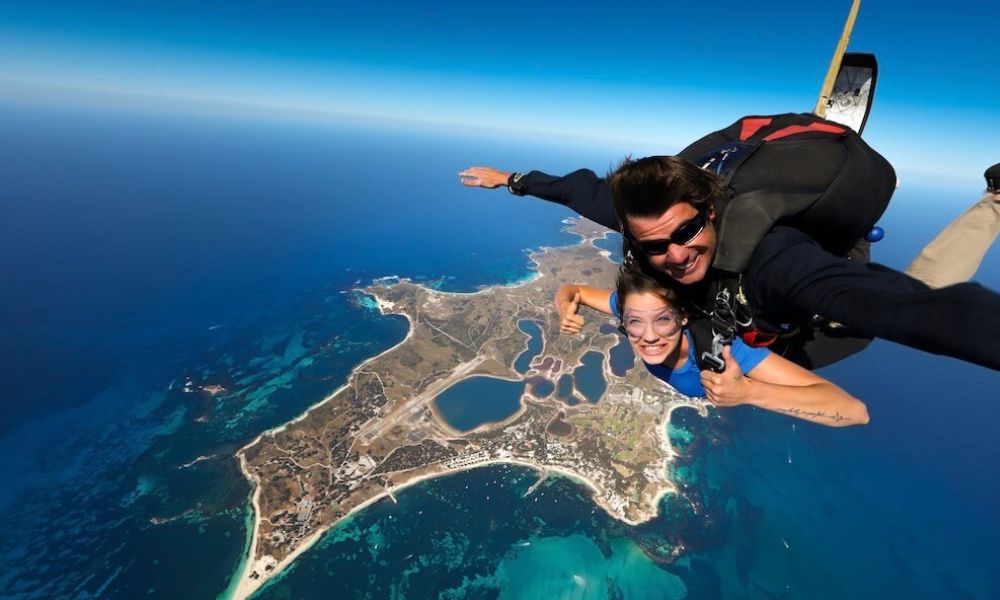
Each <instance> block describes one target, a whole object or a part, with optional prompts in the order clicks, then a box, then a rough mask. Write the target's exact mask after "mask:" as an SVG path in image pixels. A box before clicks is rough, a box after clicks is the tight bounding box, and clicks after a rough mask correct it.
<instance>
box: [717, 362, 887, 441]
mask: <svg viewBox="0 0 1000 600" xmlns="http://www.w3.org/2000/svg"><path fill="white" fill-rule="evenodd" d="M722 356H723V359H724V360H725V361H726V369H725V371H723V372H722V373H713V372H711V371H702V373H701V383H702V385H703V386H704V387H705V394H706V396H707V397H708V399H709V400H711V401H712V402H713V403H715V404H716V405H718V406H738V405H740V404H750V405H753V406H756V407H758V408H763V409H765V410H770V411H774V412H776V413H780V414H784V415H789V416H792V417H797V418H799V419H804V420H806V421H811V422H813V423H818V424H820V425H827V426H830V427H846V426H848V425H864V424H866V423H868V409H867V408H866V407H865V405H864V403H863V402H861V401H860V400H858V399H857V398H855V397H854V396H851V395H850V394H848V393H847V392H846V391H844V390H843V389H841V388H840V387H839V386H837V385H834V384H833V383H831V382H829V381H827V380H826V379H824V378H822V377H820V376H819V375H816V374H815V373H811V372H809V371H807V370H805V369H803V368H802V367H800V366H798V365H796V364H794V363H792V362H790V361H788V360H786V359H784V358H782V357H780V356H778V355H777V354H769V355H768V356H767V358H765V359H764V360H763V361H761V362H760V363H759V364H757V366H755V367H753V368H752V369H750V371H749V372H748V373H747V374H746V376H744V374H743V372H742V370H741V369H740V366H739V364H738V362H737V361H736V359H734V358H733V354H732V351H731V350H730V347H729V346H726V347H725V348H724V349H723V353H722Z"/></svg>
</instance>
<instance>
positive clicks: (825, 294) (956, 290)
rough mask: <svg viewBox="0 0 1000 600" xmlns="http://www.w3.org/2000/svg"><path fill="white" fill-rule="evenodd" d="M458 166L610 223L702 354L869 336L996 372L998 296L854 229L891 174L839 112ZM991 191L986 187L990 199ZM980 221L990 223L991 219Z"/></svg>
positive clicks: (793, 356)
mask: <svg viewBox="0 0 1000 600" xmlns="http://www.w3.org/2000/svg"><path fill="white" fill-rule="evenodd" d="M460 176H461V178H462V182H463V183H464V184H465V185H468V186H478V187H486V188H494V187H499V186H501V185H506V186H507V187H508V189H509V190H510V191H511V192H512V193H514V194H516V195H532V196H537V197H540V198H543V199H546V200H550V201H554V202H558V203H560V204H564V205H566V206H568V207H569V208H571V209H573V210H574V211H576V212H577V213H578V214H580V215H581V216H583V217H586V218H588V219H590V220H592V221H595V222H597V223H599V224H602V225H604V226H606V227H609V228H611V229H613V230H616V231H620V232H621V233H622V234H623V237H624V239H625V252H626V254H625V255H626V260H634V261H635V262H637V263H638V264H639V265H640V266H641V267H642V268H643V270H644V271H646V272H647V273H649V274H650V275H653V276H656V277H657V278H658V279H659V280H661V281H663V282H664V283H666V284H669V285H671V287H672V288H673V289H675V290H676V291H677V292H678V293H679V294H680V295H681V296H682V297H683V298H684V300H686V301H687V302H688V303H689V304H690V306H691V307H692V312H691V315H692V317H693V318H698V317H701V318H702V320H703V324H704V325H705V327H702V330H703V331H708V332H709V333H707V334H703V335H701V338H702V339H701V342H700V343H699V356H698V358H699V362H701V359H703V358H704V359H705V363H706V364H705V365H704V366H706V367H708V368H714V367H713V365H712V364H711V363H712V356H711V354H714V355H715V356H718V355H719V354H720V352H719V351H718V349H719V342H720V341H721V343H727V340H726V336H727V335H728V336H729V340H731V339H732V337H733V336H734V335H739V336H741V337H742V338H743V340H744V341H745V342H747V343H749V344H751V345H756V346H760V345H768V346H769V347H770V348H771V349H772V350H773V351H775V352H777V353H779V354H781V355H783V356H784V357H785V358H787V359H789V360H791V361H793V362H795V363H797V364H799V365H802V366H804V367H806V368H809V369H813V368H818V367H821V366H824V365H827V364H831V363H833V362H836V361H838V360H840V359H842V358H844V357H846V356H849V355H851V354H854V353H856V352H858V351H860V350H862V349H863V348H864V347H866V346H867V344H868V343H869V342H870V341H871V338H873V337H880V338H884V339H888V340H891V341H894V342H897V343H900V344H903V345H907V346H911V347H913V348H917V349H921V350H924V351H927V352H932V353H936V354H944V355H948V356H953V357H956V358H960V359H962V360H966V361H969V362H973V363H976V364H980V365H983V366H986V367H989V368H992V369H996V370H1000V343H997V340H998V339H1000V295H998V294H997V293H995V292H993V291H990V290H988V289H986V288H984V287H982V286H981V285H978V284H975V283H968V282H962V283H955V284H954V285H948V286H947V287H943V288H940V289H934V288H932V287H930V286H929V285H927V284H925V283H923V282H921V281H919V280H917V279H915V278H914V277H911V276H908V275H906V274H904V273H901V272H899V271H895V270H893V269H890V268H887V267H884V266H882V265H878V264H874V263H872V264H869V263H868V261H867V257H868V251H867V250H868V248H867V244H866V243H865V242H864V239H863V238H864V237H865V235H866V232H868V231H869V230H870V228H871V227H872V225H873V224H874V223H875V221H877V219H878V218H879V217H880V216H881V214H882V212H883V211H884V209H885V207H886V205H887V204H888V201H889V198H890V197H891V195H892V191H893V189H894V187H895V182H896V178H895V173H894V171H893V169H892V167H891V166H890V165H889V163H888V162H887V161H886V160H885V159H884V158H882V157H881V156H880V155H879V154H878V153H876V152H875V151H874V150H872V149H871V148H870V147H868V145H867V144H866V143H865V142H864V141H863V140H862V139H861V138H860V136H858V135H857V134H855V133H854V132H853V131H851V130H849V129H847V128H844V127H842V126H840V125H838V124H836V123H833V122H829V121H823V120H821V119H818V118H817V117H814V116H812V115H777V116H773V117H748V118H745V119H741V120H739V121H737V122H736V123H734V124H733V125H731V126H730V127H727V128H726V129H723V130H720V131H717V132H714V133H712V134H709V135H708V136H705V137H704V138H702V139H701V140H698V141H697V142H695V143H694V144H692V145H690V146H688V147H687V148H685V149H684V150H682V151H681V152H680V153H679V155H678V156H663V157H648V158H643V159H639V160H626V161H625V162H623V163H622V165H621V166H620V167H619V168H618V169H617V170H615V171H614V172H613V173H611V175H610V176H609V178H608V180H605V179H601V178H598V177H597V176H596V175H595V174H594V173H593V172H592V171H589V170H579V171H575V172H573V173H570V174H569V175H566V176H565V177H554V176H551V175H546V174H545V173H541V172H538V171H532V172H530V173H526V174H522V173H506V172H502V171H497V170H496V169H492V168H489V167H474V168H470V169H468V170H466V171H463V172H462V173H460ZM990 190H991V194H997V193H1000V189H998V187H997V186H996V185H995V184H991V187H990ZM995 197H996V198H1000V195H998V196H995ZM992 201H994V197H992V196H991V197H984V200H983V202H984V203H987V204H985V206H986V207H987V208H990V209H992V208H993V207H992V206H991V205H989V204H988V202H992ZM980 212H982V211H980ZM996 214H997V215H1000V213H996ZM965 221H966V224H968V219H966V220H965ZM995 222H996V223H1000V219H998V220H996V221H995ZM958 224H959V225H961V224H962V219H961V218H960V219H959V223H958ZM989 227H992V228H993V231H994V233H993V234H992V235H993V237H995V231H996V229H997V227H998V225H993V226H989ZM959 237H962V236H961V234H960V235H959ZM989 241H990V242H991V241H992V237H991V238H990V240H989ZM987 247H988V243H987ZM983 252H985V248H983V249H982V251H981V252H979V255H980V256H981V255H982V253H983ZM939 262H940V261H939ZM977 264H978V263H977ZM708 325H710V327H708ZM706 337H711V338H712V339H711V340H710V341H711V342H712V343H711V346H709V342H707V341H706ZM710 347H711V351H709V350H707V349H708V348H710ZM702 348H705V349H706V350H705V352H704V353H702V351H701V349H702ZM702 354H704V355H705V356H702ZM703 368H704V367H703Z"/></svg>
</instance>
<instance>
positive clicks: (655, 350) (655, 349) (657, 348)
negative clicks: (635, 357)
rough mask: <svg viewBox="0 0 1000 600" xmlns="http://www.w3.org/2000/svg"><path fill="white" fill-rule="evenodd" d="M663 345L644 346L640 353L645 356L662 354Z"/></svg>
mask: <svg viewBox="0 0 1000 600" xmlns="http://www.w3.org/2000/svg"><path fill="white" fill-rule="evenodd" d="M663 348H664V344H653V345H646V346H643V347H642V351H643V352H645V353H646V354H659V353H661V352H663Z"/></svg>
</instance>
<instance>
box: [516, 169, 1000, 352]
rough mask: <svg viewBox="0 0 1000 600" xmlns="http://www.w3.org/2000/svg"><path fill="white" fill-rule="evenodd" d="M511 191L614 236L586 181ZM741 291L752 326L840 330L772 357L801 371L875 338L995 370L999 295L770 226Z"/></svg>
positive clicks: (813, 335) (607, 205) (610, 212)
mask: <svg viewBox="0 0 1000 600" xmlns="http://www.w3.org/2000/svg"><path fill="white" fill-rule="evenodd" d="M518 188H519V190H520V192H523V193H524V194H528V195H532V196H537V197H539V198H543V199H545V200H550V201H553V202H557V203H559V204H563V205H565V206H567V207H569V208H570V209H572V210H573V211H575V212H576V213H578V214H579V215H581V216H583V217H585V218H587V219H590V220H591V221H594V222H596V223H599V224H601V225H604V226H605V227H608V228H610V229H613V230H616V231H619V230H620V229H621V227H620V222H619V220H618V217H617V215H616V214H615V211H614V207H613V205H612V200H611V190H610V188H609V187H608V186H607V184H606V183H605V181H604V180H603V179H600V178H598V177H597V175H595V174H594V173H593V172H592V171H589V170H579V171H575V172H573V173H570V174H569V175H566V176H565V177H554V176H551V175H547V174H545V173H541V172H539V171H532V172H530V173H528V174H526V175H525V176H524V177H523V178H522V179H521V180H520V181H519V182H518ZM713 273H715V272H714V271H713V270H710V271H709V273H708V275H706V280H709V279H711V278H712V277H713ZM743 285H744V290H745V292H746V294H747V296H748V297H749V301H750V307H751V309H752V310H753V312H754V315H755V317H757V318H759V319H762V320H764V321H766V322H769V323H772V324H778V323H798V324H802V323H806V324H808V323H809V322H810V318H811V317H812V316H813V315H820V316H822V317H824V318H825V319H828V320H830V321H836V322H838V323H842V324H844V325H846V326H847V328H848V329H847V330H846V331H844V332H841V333H838V332H837V331H836V330H834V331H832V332H827V331H824V330H822V329H819V328H810V327H808V326H806V327H803V328H802V329H801V331H800V332H799V334H798V335H795V336H791V337H788V338H783V339H782V340H779V343H778V344H776V345H775V346H773V347H772V349H773V350H775V351H776V352H777V353H779V354H782V355H783V356H785V357H786V358H788V359H789V360H791V361H793V362H795V363H797V364H800V365H802V366H804V367H806V368H810V369H812V368H818V367H821V366H824V365H826V364H830V363H832V362H836V361H837V360H840V359H842V358H844V357H846V356H848V355H850V354H853V353H855V352H857V351H859V350H861V349H862V348H864V347H865V346H866V345H867V343H868V342H869V341H870V339H871V338H873V337H878V338H883V339H886V340H890V341H893V342H897V343H899V344H903V345H906V346H910V347H913V348H917V349H920V350H924V351H926V352H932V353H935V354H944V355H947V356H953V357H956V358H959V359H962V360H966V361H969V362H972V363H976V364H979V365H983V366H986V367H989V368H992V369H996V370H1000V295H998V294H997V293H996V292H993V291H991V290H988V289H986V288H984V287H983V286H981V285H979V284H976V283H961V284H958V285H953V286H950V287H946V288H942V289H932V288H930V287H928V286H926V285H925V284H923V283H921V282H920V281H917V280H916V279H913V278H912V277H909V276H908V275H905V274H904V273H901V272H899V271H896V270H893V269H890V268H888V267H884V266H882V265H878V264H874V263H868V264H864V263H860V262H855V261H851V260H848V259H847V258H843V257H840V256H836V255H834V254H831V253H829V252H827V251H826V250H824V249H823V248H821V247H820V245H819V244H818V243H817V242H816V241H815V240H814V239H813V238H811V237H810V236H809V235H807V234H805V233H803V232H802V231H800V230H798V229H795V228H792V227H789V226H776V227H774V228H773V229H771V231H770V232H769V233H768V234H767V235H766V236H765V237H764V239H763V241H762V242H761V243H760V245H758V246H757V248H756V250H755V251H754V253H753V255H752V257H751V259H750V263H749V265H748V267H747V269H746V271H745V272H744V279H743ZM707 287H708V286H705V285H700V286H691V288H690V290H689V292H690V294H693V296H691V299H692V300H693V301H695V303H696V304H699V305H701V306H709V305H710V303H709V302H708V299H707V298H701V299H699V298H698V297H697V296H698V294H699V293H706V292H702V291H701V290H702V289H704V290H707ZM700 288H701V289H700ZM699 300H700V301H699Z"/></svg>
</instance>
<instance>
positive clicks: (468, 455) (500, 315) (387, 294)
mask: <svg viewBox="0 0 1000 600" xmlns="http://www.w3.org/2000/svg"><path fill="white" fill-rule="evenodd" d="M566 225H567V231H569V232H571V233H574V234H576V235H578V236H580V238H581V241H580V243H578V244H574V245H571V246H565V247H556V248H542V249H540V250H538V251H534V252H532V253H530V254H529V258H530V260H531V261H533V262H534V264H535V269H536V271H537V274H536V276H534V277H533V278H532V279H531V280H529V281H527V282H524V283H521V284H518V285H510V286H493V287H489V288H485V289H483V290H480V291H478V292H474V293H448V292H443V291H440V290H436V289H432V288H431V287H426V286H422V285H417V284H415V283H413V282H411V281H408V280H405V279H394V278H390V279H388V280H383V281H380V282H378V283H377V284H373V285H370V286H368V287H365V288H362V289H360V290H358V293H359V294H361V295H363V297H364V298H366V299H367V300H368V302H370V303H371V304H372V306H373V307H376V308H377V309H378V310H380V311H381V312H382V313H383V314H398V315H403V316H404V317H406V319H407V320H408V321H409V331H408V333H407V335H406V338H405V339H404V340H403V341H402V342H400V343H399V344H397V345H396V346H394V347H393V348H391V349H389V350H387V351H385V352H384V353H382V354H380V355H378V356H375V357H373V358H371V359H369V360H367V361H365V362H363V363H362V364H360V365H358V366H357V367H356V368H355V369H354V370H353V371H352V373H351V375H350V377H349V379H348V381H347V383H346V384H345V385H343V386H342V387H341V388H339V389H337V390H336V391H334V392H333V393H332V394H330V395H329V396H327V397H326V398H325V399H323V400H322V401H321V402H320V403H318V404H316V405H315V406H313V407H312V408H311V409H309V411H308V412H306V413H305V414H303V415H302V416H300V417H299V418H297V419H296V420H294V421H292V422H290V423H288V424H286V425H284V426H282V427H280V428H277V429H274V430H271V431H267V432H265V433H263V434H261V435H260V436H258V437H257V438H256V439H255V440H253V441H252V442H251V443H250V444H248V445H247V446H246V447H244V448H242V449H240V450H239V451H238V453H237V456H238V459H239V463H240V466H241V469H242V470H243V473H244V474H245V475H246V477H247V478H248V479H249V480H250V481H251V482H252V483H253V485H254V489H253V499H252V505H253V511H254V519H253V528H252V531H251V532H250V536H251V537H250V543H249V556H248V557H247V560H246V561H245V562H244V565H243V567H242V569H241V571H240V572H238V573H237V574H236V577H237V578H238V581H237V582H236V585H235V588H234V589H235V594H234V597H235V598H237V599H243V598H246V597H248V596H250V595H251V594H253V593H254V592H255V591H256V590H257V589H259V588H260V587H261V586H262V585H263V584H264V583H265V582H266V581H267V580H268V579H270V578H271V577H273V576H274V575H275V574H277V573H278V572H280V571H281V570H282V569H284V568H285V567H286V566H288V565H289V564H290V563H291V562H292V561H293V560H294V559H295V558H296V557H297V556H298V555H299V554H301V553H302V552H303V551H305V550H306V549H307V548H309V547H310V546H311V545H312V544H313V543H314V542H316V541H317V540H318V539H319V537H320V536H322V535H323V534H324V533H325V532H327V531H328V530H330V528H332V527H334V526H335V525H336V524H337V523H338V522H340V521H341V520H343V519H344V518H345V517H346V516H347V515H349V514H351V513H352V512H354V511H357V510H360V509H362V508H363V507H365V506H367V505H369V504H371V503H373V502H378V501H382V500H388V501H395V496H394V493H395V492H398V491H399V490H400V489H402V488H404V487H406V486H409V485H413V484H415V483H417V482H419V481H422V480H426V479H428V478H432V477H440V476H444V475H448V474H451V473H455V472H457V471H461V470H464V469H471V468H475V467H480V466H484V465H488V464H491V463H516V464H521V465H525V466H528V467H531V468H533V469H537V470H538V471H540V472H541V473H542V476H543V477H544V476H545V475H547V474H548V473H550V472H554V473H559V474H563V475H565V476H568V477H571V478H573V479H576V480H578V481H579V482H581V483H582V484H584V485H586V486H588V487H589V488H591V489H592V490H593V498H594V501H595V502H596V503H597V504H598V505H599V506H600V507H601V508H603V509H604V510H605V511H607V512H608V513H609V514H610V515H612V516H613V517H615V518H617V519H620V520H621V521H624V522H626V523H629V524H638V523H642V522H645V521H648V520H650V519H652V518H654V517H655V516H656V514H657V510H658V508H657V506H658V503H659V500H660V498H661V497H662V496H663V495H664V494H667V493H671V492H676V489H675V487H674V485H673V483H672V482H671V481H670V480H669V479H668V478H667V463H668V462H669V461H670V460H671V459H672V458H673V456H674V451H673V449H672V447H671V445H670V440H669V438H668V437H667V423H668V422H669V420H670V415H671V412H672V411H673V410H675V409H676V408H679V407H685V406H686V407H690V408H693V409H695V410H698V411H699V412H701V413H702V414H703V415H704V414H705V411H706V406H705V404H704V402H703V401H701V400H695V399H690V398H687V397H685V396H683V395H681V394H679V393H677V392H676V391H674V390H672V389H671V388H669V387H668V386H666V385H664V384H663V383H662V382H660V381H659V380H657V379H655V378H653V377H652V376H651V375H650V374H649V373H648V372H647V371H646V369H644V368H629V369H627V370H626V371H625V372H624V373H623V374H621V375H616V374H615V373H614V372H613V370H612V369H611V368H610V366H609V364H610V361H608V360H607V355H608V353H609V352H610V351H611V349H612V348H613V347H615V346H616V345H617V344H619V343H621V342H622V341H623V340H622V338H621V336H620V335H619V334H618V332H617V331H616V330H615V329H614V327H613V325H614V323H613V322H612V321H610V319H608V318H601V317H602V316H601V315H597V314H596V313H592V312H591V313H587V314H585V315H584V316H585V318H586V319H587V322H586V324H585V326H584V330H583V332H582V333H581V334H579V335H560V334H559V325H558V314H557V313H556V311H555V308H554V305H553V301H552V298H553V295H554V292H555V290H556V288H557V287H558V285H559V284H560V283H562V282H566V281H572V282H580V283H588V284H591V285H607V286H611V285H613V282H614V277H615V274H616V272H617V269H618V265H617V264H616V263H614V262H613V261H612V260H611V259H610V253H609V252H608V251H607V250H603V249H601V248H600V247H599V246H597V245H596V244H595V243H594V242H595V241H597V240H600V239H604V238H605V237H606V236H607V234H608V230H606V229H604V228H603V227H600V226H598V225H594V224H592V223H590V222H589V221H583V220H579V219H573V220H567V221H566ZM526 322H527V323H534V324H535V325H536V326H537V327H536V329H538V330H539V333H540V334H541V338H542V340H541V342H542V344H541V350H540V351H538V353H537V354H536V355H535V356H528V358H530V362H529V363H528V364H526V365H525V364H520V365H519V364H517V363H519V362H521V363H523V359H522V360H521V361H519V358H521V357H523V356H525V354H524V353H525V352H526V351H527V349H528V347H529V341H530V337H531V336H529V335H528V333H526V332H525V331H524V330H523V329H522V327H519V323H526ZM592 353H599V355H600V357H601V358H604V359H605V360H602V361H601V365H602V367H601V368H602V374H603V378H604V382H605V384H606V385H605V386H604V391H603V394H601V396H600V397H599V398H586V397H583V398H581V396H585V394H583V393H582V392H581V391H580V390H578V389H577V386H576V385H575V384H574V387H573V390H572V393H571V394H560V393H555V392H554V388H555V387H556V386H555V383H556V382H559V384H560V385H559V387H565V385H564V384H566V383H571V382H572V379H570V377H569V376H571V375H572V374H573V373H574V372H575V371H576V370H577V369H579V368H581V366H582V365H583V363H584V362H585V361H586V360H587V358H586V357H587V355H588V354H591V355H593V354H592ZM472 377H490V378H494V379H497V380H503V381H506V382H514V383H511V384H510V385H519V386H520V387H518V388H517V389H519V390H520V392H519V393H518V394H519V396H520V397H519V404H517V405H516V406H515V408H514V410H513V412H512V413H511V414H509V415H505V416H504V417H503V418H502V419H501V420H498V421H491V422H484V423H480V424H477V425H476V426H474V427H472V428H471V429H468V430H461V429H458V428H456V427H455V426H453V424H451V423H449V421H448V420H447V419H446V418H445V416H444V415H443V414H442V411H441V408H440V407H439V406H438V404H437V402H436V399H437V398H438V397H439V396H440V395H441V394H442V393H444V392H445V391H446V390H449V389H450V388H452V387H453V386H455V385H456V384H459V383H460V382H463V381H465V380H468V379H469V378H472ZM546 392H547V393H546ZM483 400H484V399H483V398H479V399H478V401H483ZM485 401H487V402H488V401H489V398H486V399H485Z"/></svg>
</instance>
